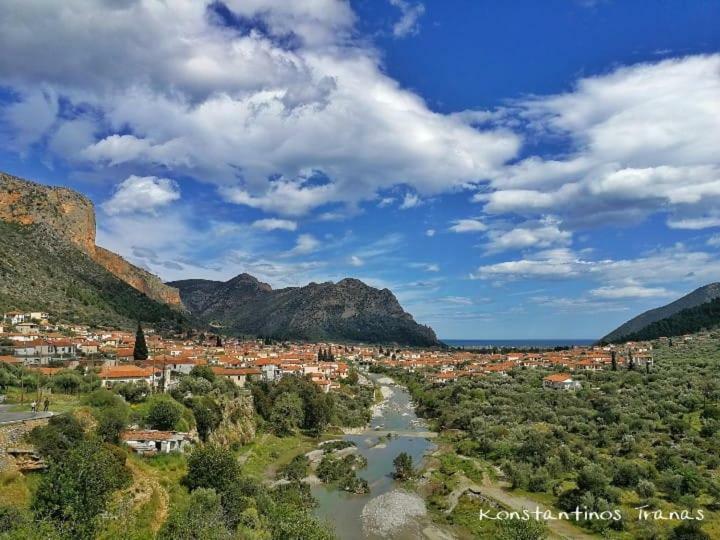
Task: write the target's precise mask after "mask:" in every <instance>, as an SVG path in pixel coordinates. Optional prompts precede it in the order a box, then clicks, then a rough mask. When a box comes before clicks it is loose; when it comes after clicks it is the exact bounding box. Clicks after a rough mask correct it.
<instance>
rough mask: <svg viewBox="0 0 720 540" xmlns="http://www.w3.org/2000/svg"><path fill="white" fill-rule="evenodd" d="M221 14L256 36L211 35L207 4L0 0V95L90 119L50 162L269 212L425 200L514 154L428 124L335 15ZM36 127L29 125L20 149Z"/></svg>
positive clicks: (458, 124)
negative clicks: (206, 191) (41, 97)
mask: <svg viewBox="0 0 720 540" xmlns="http://www.w3.org/2000/svg"><path fill="white" fill-rule="evenodd" d="M226 3H227V5H228V8H229V9H230V10H231V11H232V12H233V13H235V14H236V15H238V16H243V17H246V18H247V19H248V20H257V21H259V23H260V24H258V28H255V29H253V30H251V31H248V32H244V33H243V32H239V31H237V29H230V28H228V27H225V26H223V25H222V24H221V21H220V18H219V17H218V16H216V15H213V9H212V5H213V4H214V3H213V2H211V0H177V1H175V2H172V3H162V2H156V1H154V0H127V1H125V2H122V3H111V2H107V1H106V0H66V1H63V2H52V3H49V4H48V3H47V2H43V1H42V0H8V1H7V2H3V3H2V5H1V6H0V48H2V50H6V51H13V54H11V55H8V54H6V55H2V57H0V84H3V85H7V86H10V87H12V88H13V89H15V90H16V91H18V92H20V93H24V95H27V96H28V97H27V98H25V99H26V100H29V99H30V97H29V95H30V94H28V92H30V89H35V88H38V87H39V85H43V87H44V88H48V89H49V90H48V91H49V92H54V93H56V94H57V95H58V96H59V97H62V99H63V100H65V101H66V102H67V103H68V104H69V106H70V107H73V106H75V107H79V106H83V107H87V108H90V109H92V110H93V111H95V112H96V114H97V117H98V121H99V122H100V123H101V125H99V126H98V128H99V129H98V130H97V133H102V134H103V135H102V136H101V138H98V137H94V140H93V141H92V142H91V143H90V144H87V145H86V146H85V148H83V149H82V150H79V151H77V153H76V154H75V155H63V156H59V157H60V158H61V159H70V160H81V161H83V165H84V166H86V167H96V168H98V169H103V168H104V169H107V168H108V167H110V168H112V167H117V168H121V167H132V168H133V171H136V174H140V171H143V173H144V174H145V175H150V174H152V173H154V172H157V170H158V169H159V168H162V170H163V171H171V172H172V175H173V176H175V177H178V178H180V177H193V178H195V179H197V180H200V181H204V182H210V183H213V184H215V185H217V186H218V187H219V188H221V189H220V193H221V194H223V195H224V196H226V197H227V198H228V200H230V201H233V202H236V203H237V204H242V205H247V206H252V207H255V208H260V209H263V210H266V211H270V212H275V213H280V214H284V215H293V216H299V215H304V214H307V213H308V212H309V211H310V210H312V209H314V208H316V207H318V206H322V205H325V204H329V203H340V204H346V205H349V206H350V207H355V206H357V205H358V204H359V203H360V202H362V201H367V200H372V199H375V198H376V197H377V193H378V192H381V191H383V190H387V189H390V188H392V187H394V186H396V185H400V184H402V185H406V186H408V187H409V188H411V189H412V190H413V191H414V192H416V193H417V195H415V196H416V197H418V199H420V198H421V197H423V198H424V197H426V196H432V195H435V194H438V193H442V192H446V191H450V190H454V189H458V188H459V187H461V186H466V185H468V184H470V183H474V182H477V181H479V180H480V179H483V178H487V177H488V176H490V175H491V174H493V173H494V172H497V170H498V169H499V168H500V167H501V166H502V164H503V163H504V162H505V161H506V160H508V159H510V158H512V157H514V155H515V154H516V152H517V149H518V148H519V145H520V138H519V137H518V136H516V135H515V134H513V133H511V132H510V131H509V130H507V129H504V128H492V127H489V128H486V129H476V128H475V127H473V126H471V125H469V124H467V123H466V122H465V121H463V120H462V119H461V118H458V117H454V116H452V115H445V114H440V113H437V112H434V111H432V110H431V109H430V108H429V107H428V106H427V105H426V104H425V102H424V101H423V100H422V99H421V98H420V97H419V96H417V95H416V94H414V93H412V92H410V91H408V90H405V89H403V88H401V86H400V85H399V84H398V83H397V82H396V81H395V80H393V79H391V78H390V77H389V76H387V75H386V74H385V72H384V70H383V69H382V65H381V55H380V54H379V53H378V51H376V50H374V49H373V48H371V47H370V46H369V45H368V41H366V40H361V39H356V38H355V37H354V32H355V29H354V22H355V15H354V13H353V12H352V9H351V7H350V4H349V3H348V2H340V1H335V0H313V2H277V1H274V0H251V1H244V0H243V1H241V0H231V1H229V2H226ZM264 28H267V29H268V31H267V32H265V31H264ZM288 39H290V40H291V41H292V40H295V41H293V46H292V47H287V46H284V45H283V43H284V41H287V40H288ZM48 51H53V54H51V55H50V54H48ZM22 103H25V101H23V102H22ZM26 108H27V109H32V107H30V105H26ZM51 112H52V111H51ZM52 116H53V115H52V114H49V115H46V116H44V117H43V118H42V119H36V120H35V121H34V123H33V126H34V127H33V130H34V132H33V136H32V137H33V138H37V137H38V136H39V135H42V133H43V132H44V131H47V129H49V128H48V126H47V118H50V117H52ZM65 121H67V120H64V119H58V120H56V121H55V122H56V123H57V122H60V123H63V122H65ZM163 174H169V173H166V172H163ZM106 176H107V175H106ZM319 177H320V178H322V179H323V180H322V181H320V182H318V181H317V179H318V178H319ZM411 200H412V197H411V198H410V199H408V202H410V201H411ZM405 207H407V205H406V206H405Z"/></svg>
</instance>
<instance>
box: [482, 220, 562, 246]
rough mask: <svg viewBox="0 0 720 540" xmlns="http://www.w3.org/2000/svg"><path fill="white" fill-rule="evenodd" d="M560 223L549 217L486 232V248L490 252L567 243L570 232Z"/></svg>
mask: <svg viewBox="0 0 720 540" xmlns="http://www.w3.org/2000/svg"><path fill="white" fill-rule="evenodd" d="M559 225H560V223H559V222H558V221H557V220H556V219H554V218H551V217H547V218H544V219H542V220H540V221H539V222H525V223H523V224H522V225H520V226H518V227H515V228H512V229H509V230H503V229H496V230H492V231H489V232H488V236H489V242H488V250H489V251H491V252H498V251H505V250H509V249H525V248H549V247H552V246H564V245H568V244H569V243H570V241H571V238H572V234H571V233H570V232H568V231H563V230H561V229H560V228H559Z"/></svg>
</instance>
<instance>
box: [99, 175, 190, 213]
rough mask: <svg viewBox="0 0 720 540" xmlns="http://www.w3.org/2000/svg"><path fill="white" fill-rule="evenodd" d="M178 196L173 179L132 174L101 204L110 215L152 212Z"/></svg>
mask: <svg viewBox="0 0 720 540" xmlns="http://www.w3.org/2000/svg"><path fill="white" fill-rule="evenodd" d="M179 198H180V189H179V188H178V186H177V184H176V183H175V182H174V181H173V180H170V179H169V178H158V177H157V176H134V175H133V176H129V177H128V178H126V179H125V180H123V181H122V182H121V183H120V184H118V186H117V187H116V189H115V192H114V193H113V195H112V197H110V199H108V200H107V201H105V202H104V203H103V204H102V208H103V210H105V212H106V213H107V214H109V215H111V216H114V215H118V214H130V213H133V212H154V211H155V210H156V209H158V208H160V207H162V206H167V205H168V204H170V203H171V202H173V201H176V200H178V199H179Z"/></svg>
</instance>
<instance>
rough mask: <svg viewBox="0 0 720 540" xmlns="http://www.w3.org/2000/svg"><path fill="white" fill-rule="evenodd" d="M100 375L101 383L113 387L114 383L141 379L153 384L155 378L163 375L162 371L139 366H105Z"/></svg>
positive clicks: (139, 380)
mask: <svg viewBox="0 0 720 540" xmlns="http://www.w3.org/2000/svg"><path fill="white" fill-rule="evenodd" d="M98 377H100V384H101V386H103V387H112V385H113V384H118V383H128V382H141V381H144V382H146V383H148V384H149V385H151V386H152V385H153V382H154V381H155V380H159V379H160V378H161V377H162V373H161V372H160V371H155V370H153V369H152V368H145V367H138V366H128V365H123V366H103V367H102V369H101V370H100V373H98Z"/></svg>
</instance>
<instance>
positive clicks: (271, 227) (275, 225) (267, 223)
mask: <svg viewBox="0 0 720 540" xmlns="http://www.w3.org/2000/svg"><path fill="white" fill-rule="evenodd" d="M252 226H253V227H254V228H256V229H262V230H263V231H278V230H280V231H294V230H296V229H297V223H295V222H294V221H290V220H289V219H277V218H268V219H258V220H257V221H254V222H253V224H252Z"/></svg>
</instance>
